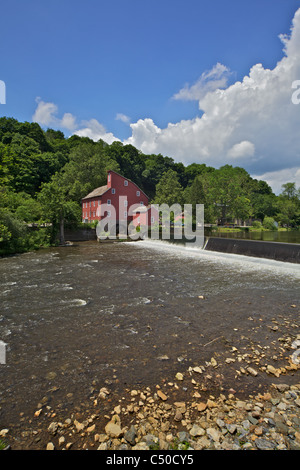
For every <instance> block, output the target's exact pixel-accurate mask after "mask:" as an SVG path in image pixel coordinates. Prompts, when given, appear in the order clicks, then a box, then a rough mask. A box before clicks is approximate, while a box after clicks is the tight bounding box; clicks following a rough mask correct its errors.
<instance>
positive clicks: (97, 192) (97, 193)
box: [82, 184, 109, 199]
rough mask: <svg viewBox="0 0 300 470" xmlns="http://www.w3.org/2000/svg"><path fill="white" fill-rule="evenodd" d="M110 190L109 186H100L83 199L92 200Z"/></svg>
mask: <svg viewBox="0 0 300 470" xmlns="http://www.w3.org/2000/svg"><path fill="white" fill-rule="evenodd" d="M108 189H109V188H108V186H107V184H106V185H105V186H100V187H99V188H96V189H94V191H92V192H91V193H89V194H88V195H87V196H85V197H83V198H82V199H90V198H91V197H97V196H102V194H104V193H106V191H107V190H108Z"/></svg>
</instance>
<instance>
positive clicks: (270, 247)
mask: <svg viewBox="0 0 300 470" xmlns="http://www.w3.org/2000/svg"><path fill="white" fill-rule="evenodd" d="M205 250H208V251H219V252H222V253H234V254H236V255H244V256H254V257H256V258H268V259H273V260H277V261H286V262H288V263H300V244H297V243H278V242H264V241H255V240H237V239H234V238H217V237H209V238H207V239H206V242H205Z"/></svg>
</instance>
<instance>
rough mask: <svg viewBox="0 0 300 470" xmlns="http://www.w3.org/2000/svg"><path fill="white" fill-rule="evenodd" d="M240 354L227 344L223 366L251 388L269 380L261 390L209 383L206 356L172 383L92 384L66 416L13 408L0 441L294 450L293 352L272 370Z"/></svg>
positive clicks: (299, 430) (299, 425) (298, 383)
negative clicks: (245, 392)
mask: <svg viewBox="0 0 300 470" xmlns="http://www.w3.org/2000/svg"><path fill="white" fill-rule="evenodd" d="M260 356H262V357H261V360H262V358H264V354H263V353H261V355H260ZM246 358H248V356H247V355H246V357H245V354H242V355H241V353H240V352H239V351H237V350H235V348H233V349H232V355H231V357H227V358H226V359H225V361H224V364H223V366H224V365H227V366H229V365H232V363H234V364H235V366H236V377H239V376H240V375H247V376H249V377H251V378H252V380H253V382H256V383H257V386H258V388H260V383H259V382H260V380H261V378H262V376H263V375H267V376H268V377H270V378H271V380H272V379H273V378H274V383H273V384H272V385H271V386H270V387H269V390H267V391H266V390H262V391H261V392H259V393H257V394H255V395H249V396H244V397H242V398H241V397H239V396H237V394H236V391H235V390H234V388H232V389H229V390H228V391H226V392H225V391H224V389H223V387H222V386H220V385H219V389H218V388H216V384H217V380H218V377H219V375H220V368H221V364H219V363H218V360H217V359H216V358H215V357H212V358H211V360H210V361H209V362H206V363H205V364H204V365H199V366H194V367H189V368H188V369H187V370H186V371H184V372H177V373H176V374H175V376H174V378H173V380H172V381H165V382H163V383H162V384H160V385H158V384H157V385H156V386H154V387H149V386H148V387H141V388H137V389H129V388H127V389H124V390H123V393H122V395H120V394H116V392H114V391H113V390H111V388H110V386H109V385H105V386H103V387H101V388H100V389H97V384H96V383H95V384H93V385H92V387H91V394H90V397H89V400H88V402H87V403H86V404H85V405H84V406H82V407H78V406H75V407H74V410H73V412H71V413H69V415H66V413H65V412H64V411H63V407H62V406H60V405H58V406H57V408H56V409H55V408H53V406H51V405H50V404H49V402H48V400H47V399H43V400H42V401H41V403H39V404H37V409H36V411H35V412H34V413H33V415H32V416H31V417H25V416H23V414H22V413H21V416H20V424H19V427H16V428H15V429H14V434H12V432H11V430H10V429H2V430H0V439H1V440H3V441H6V442H8V443H9V445H10V446H11V448H12V449H14V448H15V449H44V450H46V449H47V450H69V449H70V450H72V449H74V450H76V449H86V450H105V451H107V450H112V451H125V450H202V449H212V450H300V365H299V364H297V363H295V356H294V360H293V356H292V355H289V356H286V361H287V362H286V364H285V365H284V366H280V367H274V366H271V365H270V364H269V365H268V364H267V365H266V364H265V365H262V364H261V363H259V361H256V365H255V364H253V361H251V365H247V363H245V359H246ZM164 360H167V359H166V358H165V359H164ZM296 362H297V361H296ZM241 364H243V365H241ZM286 382H289V383H286ZM291 382H292V383H291ZM210 384H211V388H210ZM212 390H214V392H213V393H212ZM218 390H219V393H218ZM52 392H53V393H55V390H52ZM69 395H72V394H69ZM69 398H70V397H69Z"/></svg>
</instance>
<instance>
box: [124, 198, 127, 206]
mask: <svg viewBox="0 0 300 470" xmlns="http://www.w3.org/2000/svg"><path fill="white" fill-rule="evenodd" d="M127 206H128V201H127V199H125V201H124V207H127Z"/></svg>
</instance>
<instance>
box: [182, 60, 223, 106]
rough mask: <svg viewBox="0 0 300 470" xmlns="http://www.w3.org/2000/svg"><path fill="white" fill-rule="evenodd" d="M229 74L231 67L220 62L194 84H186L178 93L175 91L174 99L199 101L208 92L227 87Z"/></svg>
mask: <svg viewBox="0 0 300 470" xmlns="http://www.w3.org/2000/svg"><path fill="white" fill-rule="evenodd" d="M229 75H230V70H229V68H228V67H226V66H225V65H223V64H220V63H219V62H218V63H217V64H216V65H215V66H214V67H213V68H212V69H211V70H209V71H206V72H203V73H202V75H201V76H200V78H199V79H198V80H197V81H196V83H194V85H191V86H189V85H188V84H186V85H185V86H184V87H183V88H182V89H181V90H179V92H178V93H175V95H174V96H173V99H175V100H183V101H194V100H196V101H199V100H200V99H201V98H203V97H204V96H205V95H206V93H208V92H211V91H214V90H217V89H219V88H225V87H226V86H227V83H228V78H229Z"/></svg>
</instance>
